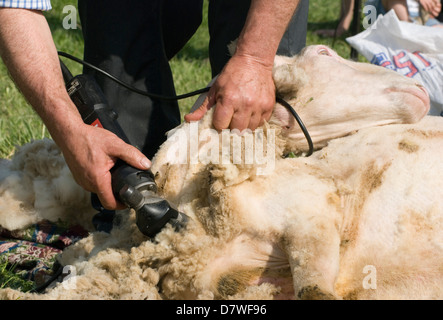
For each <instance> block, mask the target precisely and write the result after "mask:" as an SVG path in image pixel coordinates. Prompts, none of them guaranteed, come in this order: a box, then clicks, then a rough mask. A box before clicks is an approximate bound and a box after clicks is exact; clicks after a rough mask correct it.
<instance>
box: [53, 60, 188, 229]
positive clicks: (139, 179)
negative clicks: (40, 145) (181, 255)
mask: <svg viewBox="0 0 443 320" xmlns="http://www.w3.org/2000/svg"><path fill="white" fill-rule="evenodd" d="M60 63H61V68H62V73H63V77H64V80H65V83H66V88H67V91H68V94H69V96H70V97H71V99H72V101H73V102H74V104H75V105H76V107H77V109H78V111H79V113H80V115H81V117H82V119H83V121H84V122H85V123H86V124H89V125H92V126H98V127H102V128H104V129H106V130H109V131H111V132H113V133H114V134H116V135H117V136H118V137H119V138H121V139H122V140H123V141H125V142H126V143H130V142H129V139H128V138H127V137H126V134H125V133H124V132H123V130H122V128H121V127H120V125H119V124H118V122H117V117H118V115H117V113H116V112H114V111H113V110H112V109H111V107H110V106H109V105H108V103H107V102H106V98H105V96H104V94H103V92H102V90H101V88H100V87H99V85H98V84H97V82H96V81H95V79H94V78H93V77H92V76H89V75H86V74H81V75H77V76H75V77H73V76H72V74H71V73H70V71H69V70H68V68H67V67H66V66H65V65H64V64H63V62H61V61H60ZM111 175H112V190H113V192H114V196H115V197H116V199H118V200H119V201H120V202H122V203H123V204H125V205H126V206H127V207H129V208H132V209H134V210H135V212H136V224H137V227H138V229H139V230H140V231H141V232H142V233H143V234H144V235H146V236H148V237H154V236H155V235H156V234H157V233H158V232H160V231H161V229H162V228H163V227H164V226H165V225H166V224H167V223H170V224H171V225H172V226H173V227H174V228H175V229H176V230H179V229H181V228H182V227H184V226H185V225H186V222H187V221H188V217H187V216H186V215H185V214H183V213H180V212H178V211H177V210H175V209H174V208H172V207H171V206H170V205H169V203H168V202H167V201H166V200H165V199H163V198H161V197H159V196H158V195H157V185H156V184H155V180H154V175H153V174H152V172H151V171H150V170H140V169H137V168H134V167H132V166H130V165H128V164H127V163H125V162H123V161H122V160H118V161H117V162H116V164H115V165H114V167H113V168H112V169H111Z"/></svg>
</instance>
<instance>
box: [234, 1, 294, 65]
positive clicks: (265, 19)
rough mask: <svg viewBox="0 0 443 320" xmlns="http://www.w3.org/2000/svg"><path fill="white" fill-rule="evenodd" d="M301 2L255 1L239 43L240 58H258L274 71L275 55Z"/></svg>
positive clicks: (237, 52)
mask: <svg viewBox="0 0 443 320" xmlns="http://www.w3.org/2000/svg"><path fill="white" fill-rule="evenodd" d="M299 2H300V1H299V0H272V1H269V0H252V1H251V8H250V10H249V13H248V17H247V20H246V23H245V27H244V28H243V31H242V33H241V34H240V36H239V39H238V42H237V51H236V54H239V55H247V56H250V57H253V58H256V59H257V60H259V61H260V62H261V63H264V64H266V65H269V66H270V67H272V65H273V62H274V57H275V53H276V52H277V48H278V45H279V43H280V40H281V38H282V36H283V34H284V33H285V31H286V28H287V26H288V24H289V22H290V21H291V18H292V16H293V14H294V12H295V10H296V8H297V6H298V4H299Z"/></svg>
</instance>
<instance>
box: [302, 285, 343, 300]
mask: <svg viewBox="0 0 443 320" xmlns="http://www.w3.org/2000/svg"><path fill="white" fill-rule="evenodd" d="M297 296H298V298H299V299H300V300H336V299H337V298H336V297H335V296H334V295H333V294H332V293H329V292H325V291H323V290H322V289H320V288H319V287H318V286H317V285H315V286H306V287H303V288H301V289H300V291H299V292H298V295H297Z"/></svg>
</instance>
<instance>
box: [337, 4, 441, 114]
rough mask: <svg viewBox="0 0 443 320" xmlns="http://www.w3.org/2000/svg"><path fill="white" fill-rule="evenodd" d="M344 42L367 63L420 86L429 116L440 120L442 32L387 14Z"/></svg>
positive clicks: (392, 12)
mask: <svg viewBox="0 0 443 320" xmlns="http://www.w3.org/2000/svg"><path fill="white" fill-rule="evenodd" d="M346 40H347V41H348V43H349V44H350V45H351V46H352V47H353V48H354V49H356V50H357V51H358V52H359V53H360V54H362V55H363V56H364V57H365V58H366V59H368V61H370V62H371V63H373V64H377V65H381V66H383V67H386V68H389V69H392V70H395V71H397V72H399V73H401V74H403V75H405V76H408V77H411V78H414V79H416V80H417V81H419V82H420V83H421V84H423V86H424V87H425V88H426V89H427V90H428V92H429V96H430V98H431V109H430V111H429V114H430V115H441V116H443V28H438V27H425V26H421V25H417V24H413V23H409V22H404V21H400V20H398V18H397V15H396V14H395V12H394V11H393V10H391V11H389V12H388V13H387V14H385V15H384V16H381V15H380V16H379V17H378V19H377V20H376V21H375V23H374V24H373V25H372V26H371V27H370V28H368V29H366V30H365V31H363V32H361V33H359V34H357V35H355V36H353V37H349V38H347V39H346Z"/></svg>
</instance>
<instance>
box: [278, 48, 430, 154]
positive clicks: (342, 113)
mask: <svg viewBox="0 0 443 320" xmlns="http://www.w3.org/2000/svg"><path fill="white" fill-rule="evenodd" d="M274 81H275V85H276V90H277V94H278V95H279V96H280V97H282V98H283V99H285V100H286V101H288V102H289V103H290V104H291V105H292V106H293V107H294V108H295V110H296V111H297V113H298V114H299V116H300V118H301V119H302V121H303V122H304V124H305V125H306V128H307V130H308V131H309V133H310V135H311V137H312V139H313V142H314V146H315V147H316V148H320V147H323V146H324V145H325V144H326V143H327V142H328V141H329V140H331V139H334V138H337V137H341V136H345V135H347V134H349V133H352V132H354V131H356V130H359V129H362V128H365V127H372V126H379V125H385V124H393V123H414V122H417V121H419V120H420V119H422V118H423V117H424V116H425V115H426V113H427V112H428V111H429V108H430V102H429V96H428V94H427V92H426V90H425V89H424V87H423V86H422V85H421V84H419V83H417V82H416V81H415V80H413V79H411V78H407V77H405V76H403V75H401V74H399V73H396V72H395V71H392V70H389V69H386V68H383V67H380V66H376V65H371V64H368V63H359V62H353V61H349V60H345V59H343V58H341V57H340V56H338V55H337V53H336V52H334V51H333V50H331V49H330V48H328V47H326V46H322V45H318V46H309V47H306V48H305V49H303V50H302V52H301V53H300V54H299V55H296V56H294V57H291V58H290V57H282V56H277V57H276V59H275V65H274ZM270 123H273V124H277V125H279V126H281V127H282V134H283V136H284V137H285V140H286V141H287V148H288V149H290V150H291V149H292V150H294V149H296V150H306V149H307V143H306V139H305V137H304V135H303V133H302V132H301V130H300V128H299V126H298V125H297V123H296V122H295V120H294V118H293V117H292V115H291V114H289V113H288V112H287V110H286V109H285V108H284V107H283V106H281V105H279V104H277V105H276V107H275V109H274V113H273V116H272V118H271V120H270Z"/></svg>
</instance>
